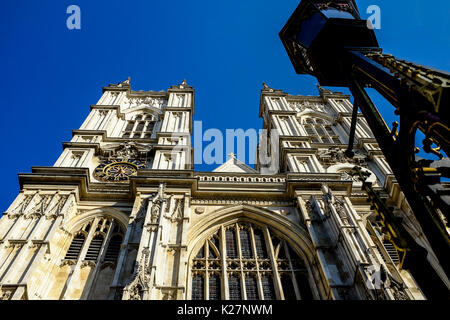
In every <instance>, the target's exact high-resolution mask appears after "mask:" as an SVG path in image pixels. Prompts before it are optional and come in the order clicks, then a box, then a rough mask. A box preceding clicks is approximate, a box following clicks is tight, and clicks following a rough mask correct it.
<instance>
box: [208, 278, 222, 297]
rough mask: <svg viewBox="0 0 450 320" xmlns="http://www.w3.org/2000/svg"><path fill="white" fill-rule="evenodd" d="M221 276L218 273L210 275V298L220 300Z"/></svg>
mask: <svg viewBox="0 0 450 320" xmlns="http://www.w3.org/2000/svg"><path fill="white" fill-rule="evenodd" d="M220 288H221V286H220V277H219V276H218V275H216V274H212V275H210V276H209V300H220V292H221V290H220Z"/></svg>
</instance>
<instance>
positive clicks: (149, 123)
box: [122, 114, 156, 139]
mask: <svg viewBox="0 0 450 320" xmlns="http://www.w3.org/2000/svg"><path fill="white" fill-rule="evenodd" d="M155 123H156V119H155V117H154V116H153V115H151V114H138V115H136V116H135V117H134V118H133V119H132V120H129V121H128V122H127V125H126V127H125V130H124V131H123V135H122V137H123V138H132V139H150V138H151V136H152V133H153V129H154V127H155Z"/></svg>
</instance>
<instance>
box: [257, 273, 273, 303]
mask: <svg viewBox="0 0 450 320" xmlns="http://www.w3.org/2000/svg"><path fill="white" fill-rule="evenodd" d="M261 285H262V289H263V293H264V300H275V299H276V297H275V289H274V287H273V281H272V278H271V277H270V276H268V275H265V276H262V277H261Z"/></svg>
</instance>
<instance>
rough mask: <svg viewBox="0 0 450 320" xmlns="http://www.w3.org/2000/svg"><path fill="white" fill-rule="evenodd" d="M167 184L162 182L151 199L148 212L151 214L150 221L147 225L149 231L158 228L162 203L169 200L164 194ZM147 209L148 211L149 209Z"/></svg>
mask: <svg viewBox="0 0 450 320" xmlns="http://www.w3.org/2000/svg"><path fill="white" fill-rule="evenodd" d="M164 188H165V184H164V183H161V184H160V186H159V190H158V192H157V193H156V195H154V196H153V198H151V199H150V200H149V203H148V207H149V208H148V210H150V211H149V212H148V213H147V214H150V221H149V222H148V223H147V224H146V225H145V227H146V228H147V230H148V231H152V232H153V231H156V230H157V229H158V220H159V217H160V215H161V210H162V205H163V203H164V202H166V201H167V198H168V197H167V196H165V195H164ZM148 210H147V211H148Z"/></svg>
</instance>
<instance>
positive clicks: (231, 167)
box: [213, 154, 257, 173]
mask: <svg viewBox="0 0 450 320" xmlns="http://www.w3.org/2000/svg"><path fill="white" fill-rule="evenodd" d="M213 172H233V173H257V172H256V170H254V169H253V168H251V167H249V166H248V165H246V164H245V163H244V162H242V161H240V160H238V159H236V156H235V155H234V154H232V155H230V159H228V161H227V162H225V163H224V164H222V165H221V166H220V167H218V168H216V169H215V170H213Z"/></svg>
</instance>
